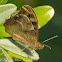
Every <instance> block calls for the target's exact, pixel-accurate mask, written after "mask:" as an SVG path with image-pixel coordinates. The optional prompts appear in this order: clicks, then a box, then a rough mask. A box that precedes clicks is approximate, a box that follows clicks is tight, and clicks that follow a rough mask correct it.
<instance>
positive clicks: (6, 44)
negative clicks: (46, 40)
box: [0, 39, 39, 60]
mask: <svg viewBox="0 0 62 62" xmlns="http://www.w3.org/2000/svg"><path fill="white" fill-rule="evenodd" d="M13 43H16V44H18V43H17V42H16V41H14V40H12V39H1V40H0V46H1V47H2V48H4V49H6V50H9V51H11V52H13V53H15V54H18V55H21V56H23V57H27V58H28V56H29V57H30V58H31V59H33V60H38V59H39V55H38V54H37V52H36V51H32V50H29V49H25V50H26V51H25V52H24V51H22V45H20V48H19V47H18V46H19V45H18V46H16V45H15V44H13ZM23 49H24V48H23ZM32 52H33V54H32V55H31V53H32Z"/></svg>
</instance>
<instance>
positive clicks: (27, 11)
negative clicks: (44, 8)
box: [4, 5, 44, 50]
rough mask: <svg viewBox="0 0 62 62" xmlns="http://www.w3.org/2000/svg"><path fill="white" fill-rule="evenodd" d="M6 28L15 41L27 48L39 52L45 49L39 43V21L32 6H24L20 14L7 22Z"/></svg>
mask: <svg viewBox="0 0 62 62" xmlns="http://www.w3.org/2000/svg"><path fill="white" fill-rule="evenodd" d="M4 26H5V30H6V32H8V33H9V34H10V35H11V36H12V38H13V39H14V40H16V41H18V42H20V43H22V44H23V45H24V46H26V47H27V48H30V49H32V50H37V49H42V48H43V47H44V45H43V44H41V43H39V42H38V21H37V18H36V15H35V13H34V11H33V9H32V8H31V6H29V5H24V6H22V8H21V9H20V12H19V13H18V14H16V15H14V16H11V17H10V18H9V19H7V20H6V22H5V23H4Z"/></svg>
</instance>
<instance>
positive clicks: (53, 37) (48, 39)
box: [42, 35, 58, 43]
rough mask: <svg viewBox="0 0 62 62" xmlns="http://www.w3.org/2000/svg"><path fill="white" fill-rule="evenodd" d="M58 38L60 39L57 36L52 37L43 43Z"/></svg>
mask: <svg viewBox="0 0 62 62" xmlns="http://www.w3.org/2000/svg"><path fill="white" fill-rule="evenodd" d="M56 37H58V36H57V35H56V36H54V37H51V38H49V39H47V40H45V41H43V42H42V43H44V42H47V41H49V40H51V39H53V38H56Z"/></svg>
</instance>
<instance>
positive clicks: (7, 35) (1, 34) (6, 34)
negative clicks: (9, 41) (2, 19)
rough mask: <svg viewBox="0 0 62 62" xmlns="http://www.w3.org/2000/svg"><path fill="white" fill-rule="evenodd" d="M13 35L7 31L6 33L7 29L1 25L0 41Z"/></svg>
mask: <svg viewBox="0 0 62 62" xmlns="http://www.w3.org/2000/svg"><path fill="white" fill-rule="evenodd" d="M10 36H11V35H9V34H8V33H7V32H6V31H5V27H4V26H3V24H1V25H0V39H2V38H4V37H10Z"/></svg>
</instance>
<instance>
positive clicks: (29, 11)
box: [19, 5, 38, 40]
mask: <svg viewBox="0 0 62 62" xmlns="http://www.w3.org/2000/svg"><path fill="white" fill-rule="evenodd" d="M19 14H24V15H26V16H27V17H28V18H29V19H30V21H31V22H32V24H33V26H34V31H35V34H36V36H37V40H38V21H37V17H36V14H35V13H34V11H33V9H32V7H31V6H29V5H24V6H22V8H21V9H20V12H19Z"/></svg>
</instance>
